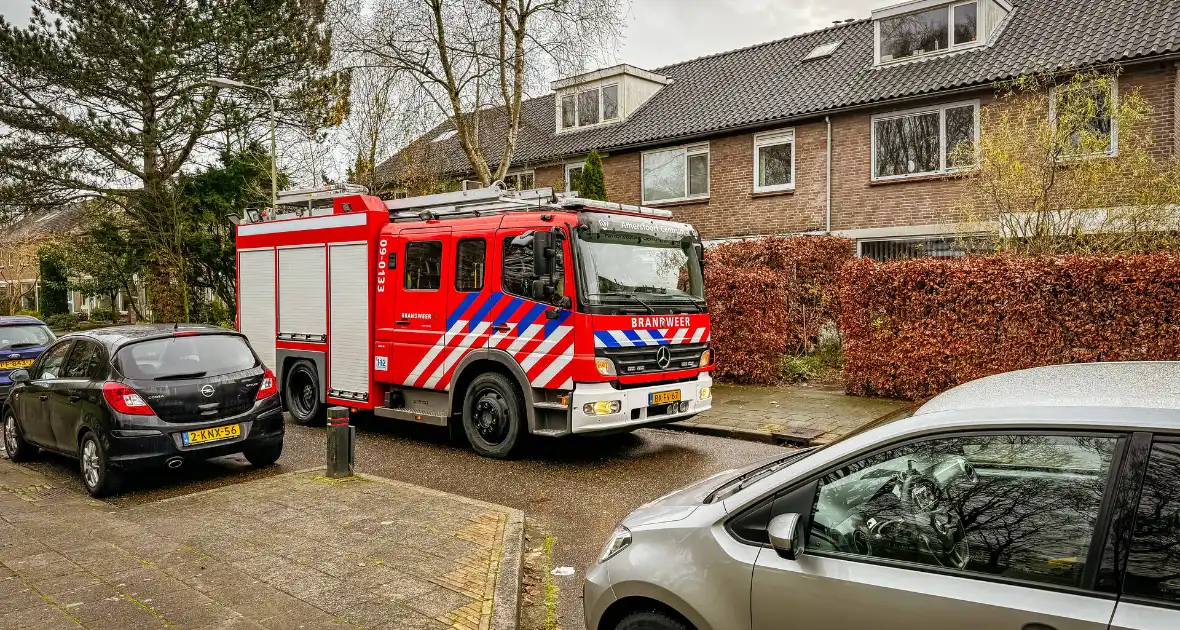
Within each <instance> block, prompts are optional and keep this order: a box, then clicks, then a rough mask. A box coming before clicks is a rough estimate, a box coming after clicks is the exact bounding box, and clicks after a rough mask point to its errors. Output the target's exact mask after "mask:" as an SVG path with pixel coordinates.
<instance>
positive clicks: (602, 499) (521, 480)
mask: <svg viewBox="0 0 1180 630" xmlns="http://www.w3.org/2000/svg"><path fill="white" fill-rule="evenodd" d="M357 426H358V431H357V445H356V463H357V470H358V471H360V472H365V473H369V474H373V475H379V476H382V477H387V478H389V479H394V480H397V481H404V482H407V483H412V484H417V485H421V486H425V487H427V488H433V489H436V490H441V491H443V492H451V493H455V494H459V495H462V496H466V497H470V498H473V499H479V500H482V501H488V502H491V503H496V504H500V505H505V506H508V507H512V508H517V509H520V510H523V511H524V513H525V516H526V517H527V518H529V519H531V520H534V521H535V522H536V524H537V525H539V526H540V527H541V528H542V529H545V530H546V531H548V532H549V533H550V534H552V535H553V536H555V537H556V538H557V542H556V544H555V545H554V550H553V559H552V565H553V566H572V567H574V568H575V569H576V570H577V572H576V573H575V575H574V576H572V577H566V578H555V579H556V580H557V585H558V586H559V587H560V588H561V592H560V595H559V599H558V620H559V623H560V625H561V627H562V628H564V629H565V630H578V629H580V628H582V626H583V623H582V612H581V590H582V589H581V577H582V574H583V571H584V569H585V568H586V567H587V566H589V565H590V564H591V563H592V562H594V559H595V557H596V556H597V555H598V552H599V551H600V550H601V546H602V543H603V541H605V539H606V536H607V535H608V534H609V533H610V531H611V530H612V529H613V528H614V526H615V525H616V524H617V523H618V521H619V520H621V519H622V518H623V517H624V516H625V515H626V514H627V513H628V512H630V511H631V510H632V509H634V508H635V507H637V506H639V505H641V504H643V503H645V502H647V501H650V500H651V499H654V498H656V497H658V496H660V495H662V494H664V493H666V492H669V491H671V490H674V489H676V488H679V487H681V486H684V485H686V484H688V483H691V482H693V481H695V480H697V479H700V478H702V477H705V476H708V475H711V474H713V473H715V472H718V471H721V470H725V469H727V468H732V467H735V466H740V465H743V464H746V463H749V462H752V461H757V460H759V459H763V458H766V457H769V456H772V455H774V454H776V453H780V452H782V448H781V447H777V446H773V445H770V444H760V443H755V442H747V441H739V440H730V439H724V438H718V437H710V436H704V435H697V434H693V433H686V432H679V431H669V430H664V429H644V430H640V431H636V432H635V433H633V434H628V435H616V436H606V437H597V438H582V437H578V438H570V439H562V440H536V441H534V442H533V443H532V444H530V445H529V448H528V449H527V450H526V452H525V453H524V454H523V455H522V456H521V457H520V458H519V459H516V460H513V461H498V460H492V459H486V458H482V457H479V456H478V455H476V454H475V453H473V452H471V450H470V449H467V448H464V447H460V446H456V445H453V444H451V443H450V442H449V441H448V439H447V435H446V432H445V431H443V430H439V429H434V428H431V427H418V426H415V425H410V424H406V423H400V422H394V421H388V420H380V419H371V418H370V419H363V418H361V419H358V420H357ZM325 439H326V438H325V429H323V428H322V427H321V428H306V427H299V426H293V425H288V433H287V440H286V445H285V447H284V450H283V457H282V458H281V459H280V460H279V463H278V464H277V465H276V466H273V467H271V468H268V469H265V470H254V469H252V468H250V466H249V464H247V463H246V461H245V460H244V459H242V458H241V457H240V456H233V457H226V458H221V459H217V460H213V461H211V462H207V463H195V464H192V465H186V466H185V467H183V468H180V469H178V470H172V471H159V472H157V473H152V474H150V475H145V476H144V477H142V478H138V479H134V480H131V481H130V482H129V484H128V487H127V488H126V489H125V492H124V493H123V494H121V495H118V496H115V497H112V498H111V499H109V500H108V503H109V504H111V505H112V506H127V507H129V506H133V505H140V504H144V503H150V502H154V501H158V500H160V499H164V498H169V497H174V496H180V495H185V494H189V493H192V492H197V491H200V490H206V489H209V488H214V487H219V486H223V485H226V484H230V483H240V482H243V481H248V480H253V479H259V478H262V477H266V476H270V475H274V474H278V473H284V472H292V471H295V470H300V469H305V468H309V467H313V466H322V465H323V462H324V451H325ZM27 465H28V466H30V467H32V468H33V469H34V470H37V471H38V472H41V473H42V474H45V475H46V476H48V477H50V478H51V479H52V480H53V481H54V483H55V484H57V485H60V486H63V487H72V488H77V489H79V490H81V488H82V485H81V481H80V480H79V479H78V477H77V474H76V464H75V463H73V462H72V461H70V460H66V459H63V458H58V457H55V456H48V455H42V456H41V457H39V458H38V459H37V460H35V461H34V462H32V463H31V464H27Z"/></svg>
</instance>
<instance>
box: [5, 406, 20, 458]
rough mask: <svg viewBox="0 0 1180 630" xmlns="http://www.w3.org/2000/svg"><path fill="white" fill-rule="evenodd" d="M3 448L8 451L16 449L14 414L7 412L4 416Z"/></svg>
mask: <svg viewBox="0 0 1180 630" xmlns="http://www.w3.org/2000/svg"><path fill="white" fill-rule="evenodd" d="M4 448H5V449H7V451H8V452H9V453H12V452H14V451H16V449H17V444H16V416H14V415H12V414H11V413H9V414H8V415H7V416H5V417H4Z"/></svg>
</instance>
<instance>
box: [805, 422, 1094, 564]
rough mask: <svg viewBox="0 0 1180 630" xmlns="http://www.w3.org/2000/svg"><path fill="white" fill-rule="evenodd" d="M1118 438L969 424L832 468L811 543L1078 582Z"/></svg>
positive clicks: (817, 546) (823, 486) (836, 549)
mask: <svg viewBox="0 0 1180 630" xmlns="http://www.w3.org/2000/svg"><path fill="white" fill-rule="evenodd" d="M1116 443H1117V438H1115V437H1087V436H1062V435H1027V434H1013V435H962V436H956V437H950V438H936V439H930V440H926V441H920V442H915V443H912V444H907V445H904V446H901V447H897V448H894V449H890V450H888V451H884V452H880V453H877V454H874V455H871V456H869V457H867V458H865V459H862V460H860V461H857V462H855V463H853V464H850V465H848V466H845V467H843V468H841V469H839V470H836V471H834V472H832V473H830V474H828V475H827V476H825V477H824V478H823V479H822V480H821V482H820V488H819V492H817V493H816V499H815V506H814V509H813V511H812V518H811V523H810V528H809V536H808V541H807V548H808V549H809V550H814V551H819V552H835V553H841V554H855V555H861V556H869V557H872V558H876V559H884V560H896V561H903V562H911V563H920V564H926V565H932V566H938V567H943V568H947V569H952V570H961V571H967V572H976V573H986V574H991V575H997V576H1002V577H1006V578H1011V579H1018V580H1026V581H1035V582H1045V583H1051V584H1057V585H1063V586H1077V585H1079V583H1080V581H1081V577H1082V574H1083V571H1084V568H1085V562H1086V556H1087V553H1088V550H1089V548H1090V542H1091V538H1092V536H1093V533H1094V527H1095V522H1096V521H1097V518H1098V511H1099V505H1100V504H1101V502H1102V496H1103V492H1104V489H1105V486H1106V481H1107V476H1108V473H1109V470H1110V462H1111V458H1112V455H1113V453H1114V450H1115V445H1116Z"/></svg>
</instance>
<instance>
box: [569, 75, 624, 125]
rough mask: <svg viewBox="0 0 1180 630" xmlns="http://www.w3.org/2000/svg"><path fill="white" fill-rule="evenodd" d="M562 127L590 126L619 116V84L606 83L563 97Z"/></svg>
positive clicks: (616, 118)
mask: <svg viewBox="0 0 1180 630" xmlns="http://www.w3.org/2000/svg"><path fill="white" fill-rule="evenodd" d="M560 103H561V111H560V112H559V114H560V116H561V128H562V129H571V128H573V127H588V126H591V125H597V124H600V123H604V122H611V121H614V120H618V118H619V86H618V84H611V85H606V86H603V87H600V88H592V89H589V90H582V91H580V92H578V93H577V94H566V95H564V96H562V97H561V101H560Z"/></svg>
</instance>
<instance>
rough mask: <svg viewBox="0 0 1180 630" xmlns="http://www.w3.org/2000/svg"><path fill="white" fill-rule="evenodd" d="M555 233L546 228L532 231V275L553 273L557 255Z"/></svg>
mask: <svg viewBox="0 0 1180 630" xmlns="http://www.w3.org/2000/svg"><path fill="white" fill-rule="evenodd" d="M556 250H557V235H556V234H554V233H553V232H550V231H548V230H537V231H536V232H534V233H533V275H534V276H548V275H551V274H552V273H553V270H554V267H555V265H554V259H555V258H556V257H557V251H556Z"/></svg>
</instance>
